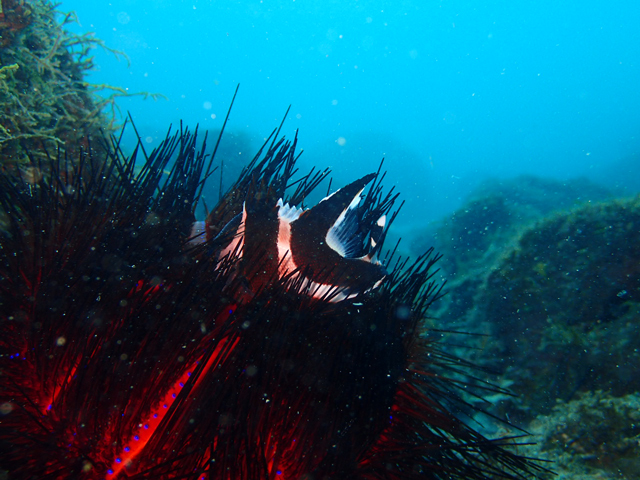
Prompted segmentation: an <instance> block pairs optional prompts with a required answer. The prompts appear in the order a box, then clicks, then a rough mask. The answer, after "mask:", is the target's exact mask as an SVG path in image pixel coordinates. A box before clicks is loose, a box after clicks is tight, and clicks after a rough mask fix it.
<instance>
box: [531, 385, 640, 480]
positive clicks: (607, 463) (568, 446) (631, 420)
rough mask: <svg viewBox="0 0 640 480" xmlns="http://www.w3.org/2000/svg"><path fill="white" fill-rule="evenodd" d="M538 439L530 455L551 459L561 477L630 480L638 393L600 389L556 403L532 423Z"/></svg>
mask: <svg viewBox="0 0 640 480" xmlns="http://www.w3.org/2000/svg"><path fill="white" fill-rule="evenodd" d="M531 432H532V433H533V434H534V435H535V438H536V439H537V440H538V444H537V445H535V446H532V447H531V449H530V455H532V456H536V457H540V458H546V459H548V460H550V461H551V462H553V467H552V468H553V469H554V470H555V471H556V473H557V474H558V476H557V477H555V476H554V477H551V476H550V478H559V479H565V480H583V479H584V480H596V479H600V480H604V479H634V478H638V477H639V476H640V395H638V394H633V395H625V396H623V397H613V396H611V395H608V394H605V393H603V392H602V391H596V392H590V393H585V394H583V395H580V397H579V398H577V399H575V400H572V401H570V402H567V403H564V402H558V404H557V405H555V406H554V407H553V410H552V412H551V413H550V414H549V415H541V416H539V417H538V418H536V420H535V421H534V422H533V423H532V424H531Z"/></svg>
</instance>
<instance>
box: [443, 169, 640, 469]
mask: <svg viewBox="0 0 640 480" xmlns="http://www.w3.org/2000/svg"><path fill="white" fill-rule="evenodd" d="M615 196H616V195H615V192H609V191H607V190H605V189H603V188H600V187H598V186H596V185H595V184H593V183H591V182H589V181H587V180H575V181H570V182H558V181H553V180H545V179H539V178H535V177H521V178H517V179H514V180H509V181H502V182H498V181H494V182H490V183H488V184H485V185H484V186H482V187H481V188H480V189H479V190H478V191H476V192H475V193H474V194H473V195H472V196H471V197H470V198H469V200H468V201H467V203H466V204H465V205H464V206H463V207H462V208H461V209H460V210H459V211H457V212H456V213H455V214H454V215H453V216H452V217H451V218H449V219H447V220H446V221H444V222H442V223H441V224H440V225H439V228H438V230H437V233H436V238H437V239H438V248H439V249H440V250H441V251H442V252H443V253H444V257H443V260H444V261H443V269H444V270H445V276H446V277H447V278H449V279H450V282H449V285H448V287H449V292H448V295H447V297H445V301H443V302H441V304H440V310H439V311H438V312H437V314H436V317H437V318H438V321H437V324H438V325H439V328H441V329H445V330H447V329H448V330H454V331H465V332H470V333H472V334H473V335H471V336H470V338H469V341H467V342H465V343H467V344H469V343H470V344H471V345H473V347H475V348H466V349H464V350H463V349H462V347H458V346H455V345H453V344H454V341H453V340H451V342H450V343H451V344H452V346H451V347H450V348H451V349H452V350H454V351H456V352H457V354H458V355H461V356H463V357H464V358H466V359H469V360H470V361H472V362H473V363H475V364H477V365H479V366H480V368H481V369H483V371H484V372H485V373H486V378H487V379H489V380H491V379H493V378H495V377H493V374H499V376H500V378H501V379H503V380H502V382H501V384H500V385H501V386H502V387H509V389H510V390H511V391H512V392H513V393H514V394H515V395H514V396H513V397H510V396H505V395H496V396H495V397H494V398H493V399H492V400H493V402H494V405H493V407H491V408H489V410H490V411H492V412H495V413H499V414H500V415H506V416H507V417H508V418H510V419H511V420H513V421H514V422H515V423H516V424H519V425H523V426H525V428H527V429H528V430H530V431H532V432H533V433H535V434H536V438H534V439H533V440H534V441H538V442H539V445H538V447H537V449H536V450H535V453H533V455H534V456H540V457H542V458H549V459H550V460H551V461H553V462H557V467H551V468H552V469H555V470H558V471H559V472H560V473H561V477H560V478H571V479H573V478H637V465H635V464H634V462H633V461H632V459H633V458H636V457H637V454H635V453H633V452H634V450H633V449H634V448H635V449H637V440H638V439H637V435H638V432H637V431H636V424H637V421H636V420H634V418H635V417H634V415H635V416H637V409H636V410H635V411H636V413H634V414H632V413H633V412H634V409H633V408H632V407H631V406H630V405H632V404H634V405H636V404H637V398H636V396H637V395H638V392H639V391H640V378H639V377H638V375H637V365H638V362H639V360H640V354H639V353H638V352H639V351H640V196H639V197H635V198H634V197H632V198H622V199H616V198H615ZM451 338H452V339H453V335H451ZM634 402H635V403H634ZM527 425H528V427H527ZM623 425H624V428H623V427H622V426H623ZM563 442H564V443H563Z"/></svg>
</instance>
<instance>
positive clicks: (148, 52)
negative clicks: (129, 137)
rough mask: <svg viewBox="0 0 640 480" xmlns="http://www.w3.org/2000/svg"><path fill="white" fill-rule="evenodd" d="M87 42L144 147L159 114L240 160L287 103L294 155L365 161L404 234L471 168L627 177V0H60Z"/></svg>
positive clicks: (633, 100)
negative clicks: (241, 145)
mask: <svg viewBox="0 0 640 480" xmlns="http://www.w3.org/2000/svg"><path fill="white" fill-rule="evenodd" d="M61 9H62V10H75V11H76V12H77V14H78V18H79V20H80V23H81V26H80V27H78V28H79V29H80V31H94V32H96V35H97V36H98V37H99V38H101V39H103V40H104V41H105V43H106V44H107V45H108V46H109V47H112V48H114V49H118V50H122V51H124V52H125V53H126V54H127V55H128V57H129V58H130V61H131V66H130V67H127V64H126V62H125V61H122V60H121V61H117V60H116V59H115V58H114V57H113V56H112V55H111V54H109V53H107V52H102V51H96V61H97V63H98V65H99V67H100V68H99V70H97V71H95V73H94V75H93V78H92V79H91V80H92V81H94V82H96V83H109V84H113V85H120V86H123V87H125V88H127V89H128V90H129V91H130V92H138V91H150V92H158V93H162V94H164V95H165V96H166V97H167V100H159V101H157V102H153V101H150V100H147V101H142V100H141V99H139V98H135V99H122V100H121V101H120V106H121V107H122V109H123V111H127V110H129V111H130V112H131V114H132V116H133V118H134V119H135V121H136V123H137V125H138V128H139V129H140V131H141V133H142V135H143V137H145V138H146V140H147V141H148V143H149V144H150V145H155V144H157V142H158V141H159V140H160V139H161V138H162V137H163V136H164V134H165V133H166V129H167V127H168V125H169V124H170V123H174V124H176V123H177V122H178V121H180V120H183V121H185V122H186V123H187V124H189V125H191V126H193V125H195V124H196V123H199V124H200V125H201V127H203V128H212V129H216V128H220V126H221V124H222V119H223V118H224V115H225V113H226V109H227V107H228V105H229V102H230V99H231V97H232V95H233V91H234V89H235V88H236V86H237V85H238V84H240V85H241V86H240V93H239V96H238V99H237V101H236V104H235V106H234V109H233V112H232V114H231V118H230V123H229V131H230V132H232V133H235V134H236V135H241V136H243V137H244V138H247V139H248V140H249V142H250V144H251V146H252V148H250V149H249V150H251V151H249V152H242V153H243V154H246V155H247V156H250V155H249V154H253V149H255V148H257V146H258V145H259V144H260V143H261V141H262V139H263V138H264V137H265V136H266V135H268V133H269V132H270V131H271V130H272V129H273V128H274V127H275V126H277V125H278V124H279V122H280V120H281V118H282V115H283V114H284V112H285V110H286V108H287V107H288V106H289V105H291V113H290V114H289V117H288V120H287V122H286V124H285V127H284V132H285V133H286V134H287V135H292V134H293V132H294V131H295V130H296V129H300V146H301V147H302V148H303V149H304V150H305V153H304V154H303V156H302V163H303V164H305V165H318V166H322V167H325V166H328V167H331V168H332V169H333V170H334V176H335V181H336V182H337V183H338V184H344V183H346V182H347V181H348V180H349V179H352V178H354V176H359V175H362V174H364V173H367V172H369V171H372V170H375V169H376V168H377V165H378V163H379V161H380V159H381V158H382V157H383V156H385V157H386V159H387V160H386V167H387V169H388V170H389V177H388V178H389V180H388V181H387V182H386V183H387V185H393V184H396V185H397V187H398V189H399V190H400V191H401V192H402V193H403V198H404V199H406V200H407V205H406V207H405V208H404V210H403V213H402V215H401V217H400V219H399V222H398V227H397V228H398V229H399V230H400V231H406V230H408V229H411V228H414V227H416V226H420V225H424V224H425V223H426V222H428V221H430V220H433V219H437V218H440V217H442V216H443V215H445V214H447V213H449V212H451V211H453V210H454V209H455V208H457V207H459V206H460V204H461V202H462V200H463V199H464V197H465V196H466V194H467V193H468V192H469V191H470V190H471V189H472V188H473V187H474V186H476V185H477V184H478V183H479V182H480V181H482V180H483V179H485V178H489V177H513V176H516V175H519V174H523V173H531V174H536V175H541V176H545V177H552V178H560V179H565V178H571V177H577V176H589V177H591V178H592V179H595V180H598V181H601V182H603V183H606V184H607V185H609V186H617V187H624V188H626V189H627V190H626V191H627V192H631V191H635V190H637V189H640V188H639V182H640V180H636V179H638V178H640V167H639V166H638V165H640V156H639V155H640V117H639V115H638V112H639V111H640V108H639V107H640V89H638V85H640V29H638V24H639V23H640V22H639V20H640V3H639V2H636V1H619V2H618V1H616V2H604V1H593V0H589V1H580V2H578V1H570V2H557V1H550V0H542V1H537V2H513V1H496V0H489V1H485V2H465V1H427V0H408V1H394V2H381V1H332V0H295V1H294V0H287V1H284V0H282V1H268V0H263V1H240V2H239V1H203V0H200V1H198V0H189V1H179V0H162V1H161V0H156V1H134V0H128V1H127V0H112V1H110V2H104V1H95V2H87V1H86V0H64V1H63V3H62V6H61Z"/></svg>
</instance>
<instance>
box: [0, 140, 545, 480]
mask: <svg viewBox="0 0 640 480" xmlns="http://www.w3.org/2000/svg"><path fill="white" fill-rule="evenodd" d="M267 145H268V146H267ZM294 148H295V141H294V142H293V143H288V142H285V141H283V140H281V141H278V142H276V141H273V142H272V143H271V144H265V147H264V149H263V150H261V152H260V154H259V155H258V156H256V159H255V160H254V161H253V162H252V163H251V165H250V166H249V168H248V169H247V170H245V172H244V173H243V175H242V176H241V178H240V179H239V180H238V181H237V182H236V184H235V185H234V187H233V188H232V189H231V190H230V192H228V193H227V194H226V195H225V196H224V197H223V198H222V200H221V201H220V202H219V204H218V205H217V206H216V207H215V208H214V210H213V211H212V212H211V213H210V214H209V216H208V218H207V229H206V232H205V234H206V237H207V240H206V241H204V242H201V243H198V244H194V243H193V242H191V241H190V240H191V239H190V238H189V237H190V235H191V233H190V232H191V226H192V224H193V222H194V220H195V216H194V212H195V207H196V204H197V202H198V198H199V194H200V192H201V189H202V185H203V183H202V182H203V181H204V180H203V178H205V179H206V177H208V172H209V168H208V167H207V168H205V167H206V156H205V155H204V154H203V151H199V152H198V151H197V150H196V143H195V137H194V136H192V135H190V134H189V133H188V132H186V131H183V130H180V131H179V132H178V133H177V134H175V135H173V136H168V138H167V139H166V140H165V141H164V142H163V143H162V145H161V146H160V147H159V148H158V149H156V150H154V152H152V153H151V154H150V155H149V156H146V155H145V159H144V160H145V163H144V166H143V168H142V170H141V171H140V173H139V174H135V173H134V166H135V164H136V157H137V155H138V154H139V153H144V151H143V150H142V148H141V147H138V149H136V150H135V152H134V154H133V155H132V156H131V157H129V158H123V156H122V155H121V151H120V147H119V144H118V142H117V141H116V142H114V143H113V145H112V147H111V148H110V149H108V151H107V154H106V155H105V156H99V155H97V154H96V153H95V152H92V153H91V154H90V155H89V154H86V155H84V156H82V158H80V159H79V161H78V162H77V163H76V164H75V165H73V166H72V165H70V164H67V163H66V162H65V161H64V159H63V157H62V156H61V155H59V157H58V158H57V159H52V160H51V161H50V162H49V164H47V165H41V164H35V163H34V165H33V167H34V168H39V169H43V170H45V169H46V170H48V171H49V173H48V174H47V175H45V176H43V180H42V181H40V182H39V183H35V184H33V183H29V182H28V181H26V179H25V178H22V177H21V176H20V174H19V173H17V174H15V175H10V174H6V173H5V174H3V176H2V177H0V206H1V208H2V210H3V211H4V218H5V219H6V220H5V225H6V227H5V228H4V230H3V232H2V234H1V235H2V236H1V237H0V240H1V244H0V247H1V248H0V405H2V410H1V412H0V415H1V416H0V469H3V470H5V471H7V472H8V476H9V478H11V479H31V478H44V479H46V478H51V479H75V478H86V479H105V478H106V479H109V480H111V479H120V478H135V479H152V478H153V479H174V478H175V479H177V478H181V479H182V478H190V479H212V480H213V479H215V480H227V479H228V480H263V479H264V480H266V479H280V480H285V479H286V480H292V479H299V478H315V479H324V478H331V479H345V480H346V479H357V478H361V479H370V478H371V479H373V478H376V479H389V480H396V479H413V478H416V479H417V478H431V479H445V478H447V479H449V478H453V479H480V478H487V479H488V478H494V477H498V478H500V477H501V478H525V477H526V476H528V475H529V473H530V472H531V471H533V470H535V466H533V465H532V464H530V463H529V462H528V461H527V460H525V459H522V458H521V457H518V456H517V455H514V454H513V453H511V452H510V451H509V450H508V449H505V448H503V447H501V446H500V444H499V443H496V442H491V441H489V440H486V439H485V438H483V437H482V436H481V435H480V434H478V433H476V432H474V431H473V430H472V429H471V428H469V427H468V426H467V425H465V424H464V423H463V422H462V421H461V420H459V419H458V415H457V414H453V413H451V411H450V409H451V408H453V407H455V405H462V403H461V402H460V403H456V402H459V401H458V400H456V399H457V394H456V385H457V383H456V381H453V380H448V379H447V378H448V377H447V374H448V373H451V372H453V373H455V374H457V373H458V368H459V365H460V364H459V362H458V361H457V360H455V359H452V358H450V357H448V356H447V355H445V354H444V353H440V352H439V351H438V350H437V348H436V346H435V345H433V344H431V343H428V342H427V341H426V340H425V339H423V338H421V337H420V321H421V320H422V319H423V318H424V316H425V315H426V312H427V309H428V307H429V305H430V303H431V302H432V301H433V300H434V298H436V297H437V296H438V292H439V287H438V286H437V285H436V284H435V283H434V282H433V281H432V275H433V273H432V272H433V268H432V267H433V264H434V262H435V261H436V258H435V257H433V255H431V252H428V253H427V254H425V256H423V257H422V258H420V259H419V260H418V261H417V262H416V263H415V264H413V265H412V266H409V267H406V265H404V264H400V263H396V266H395V267H394V268H390V269H389V268H388V267H387V268H388V272H387V273H386V276H385V277H384V279H383V280H382V281H381V282H380V281H376V282H375V285H378V284H379V286H377V287H376V286H374V285H373V283H372V284H366V283H363V279H362V278H353V279H352V281H350V278H351V277H357V275H358V273H357V272H358V269H353V268H352V266H350V267H349V269H344V270H340V268H338V267H336V265H320V263H319V260H318V258H321V257H317V258H316V260H315V261H314V262H315V263H314V264H313V265H298V267H299V269H298V270H296V271H293V272H288V271H287V272H285V273H284V274H281V273H282V272H279V269H278V268H277V267H278V263H277V262H276V263H275V266H274V263H273V257H269V252H272V251H273V246H272V244H271V243H270V242H271V241H272V240H273V241H275V239H274V238H272V236H270V235H266V234H264V231H254V232H253V233H251V235H253V236H252V238H251V239H250V240H251V241H249V242H245V243H244V245H243V246H242V247H240V245H239V244H236V245H237V246H236V247H234V248H228V246H229V244H230V243H232V244H233V239H234V235H237V234H238V232H237V230H234V229H232V228H225V227H226V226H228V225H235V224H234V223H233V222H234V218H237V216H238V215H239V214H240V213H241V212H243V211H246V212H247V215H251V214H253V213H255V212H274V211H277V210H276V209H277V208H279V207H278V199H279V198H283V200H284V202H285V203H286V202H288V203H289V204H290V205H301V203H302V201H303V200H304V198H305V197H306V196H307V195H308V194H309V193H310V191H311V190H312V189H313V188H315V187H316V186H317V185H318V183H319V182H320V181H321V180H322V179H323V178H324V177H325V176H326V172H320V173H317V174H315V175H313V174H310V175H308V176H306V177H303V178H302V179H301V180H299V181H298V182H293V181H292V180H291V178H292V175H293V173H294V166H295V160H296V158H297V157H296V156H295V153H294ZM203 150H204V147H203ZM262 152H264V154H262ZM170 164H171V166H170V167H169V165H170ZM167 168H169V173H168V174H167V173H164V172H165V171H166V170H167ZM367 178H368V177H367ZM291 191H293V193H289V192H291ZM394 200H395V197H394V196H392V195H391V194H383V193H382V188H381V187H380V177H379V176H376V180H374V184H373V186H371V187H370V188H369V193H368V194H367V195H366V196H365V198H364V199H363V200H362V202H361V204H360V205H359V206H358V207H357V208H355V207H354V206H355V203H354V202H351V203H349V202H350V200H345V202H346V204H347V205H351V207H349V208H352V211H351V215H355V216H356V217H357V218H356V220H357V223H358V225H359V233H358V235H361V237H360V236H359V237H358V238H359V239H360V240H361V243H362V245H361V248H360V249H359V250H360V251H359V252H354V253H353V256H354V258H365V257H367V256H368V254H370V253H371V249H372V248H377V249H379V248H380V244H381V243H382V242H381V240H382V239H383V237H384V235H381V236H380V237H379V236H378V235H377V234H376V235H375V237H376V238H375V241H374V242H370V240H371V239H373V237H374V234H373V233H372V232H373V229H374V228H375V226H376V222H377V219H379V218H380V217H381V216H383V215H385V214H386V213H388V212H389V210H390V209H391V208H392V206H393V202H394ZM247 208H248V209H253V210H247ZM316 212H317V211H316ZM272 216H273V215H272ZM352 220H353V219H352ZM330 223H331V222H329V224H330ZM300 225H303V224H300ZM243 234H246V235H249V234H250V232H244V233H243ZM308 238H315V237H313V236H310V237H308ZM373 244H376V247H370V245H373ZM304 247H305V248H314V245H304ZM240 248H242V250H240ZM323 248H324V247H323ZM240 253H242V255H240ZM390 262H391V259H390V258H388V259H387V262H386V263H387V264H389V263H390ZM312 270H313V271H312ZM381 271H382V270H381ZM380 274H381V275H382V273H380ZM312 277H313V278H314V279H315V281H317V282H318V283H319V284H326V283H327V282H329V281H332V282H337V281H339V283H334V284H340V285H342V287H340V288H347V287H350V288H351V289H350V290H349V292H350V295H349V296H345V299H344V300H342V301H333V302H332V301H329V300H330V299H332V298H333V297H332V295H334V293H335V292H332V291H331V290H329V291H328V293H325V294H324V295H323V296H322V297H321V298H320V299H317V298H314V296H313V292H312V291H311V290H310V289H311V288H312V287H311V286H310V284H309V282H306V281H305V280H304V278H312ZM374 280H376V279H373V280H371V282H373V281H374ZM345 286H346V287H345Z"/></svg>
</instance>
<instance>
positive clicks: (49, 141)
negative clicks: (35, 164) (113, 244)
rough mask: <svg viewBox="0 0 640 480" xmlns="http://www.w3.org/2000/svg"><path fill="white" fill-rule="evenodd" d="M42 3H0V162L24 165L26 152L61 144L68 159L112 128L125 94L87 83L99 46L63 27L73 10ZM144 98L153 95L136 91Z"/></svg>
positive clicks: (11, 0)
mask: <svg viewBox="0 0 640 480" xmlns="http://www.w3.org/2000/svg"><path fill="white" fill-rule="evenodd" d="M58 6H59V5H58V4H54V3H52V2H51V1H49V0H30V1H18V0H2V11H0V32H1V35H0V112H1V116H0V162H1V165H2V167H3V168H12V167H13V166H16V165H20V164H24V163H25V162H26V161H27V152H30V154H31V155H33V156H36V157H38V156H40V157H45V156H46V152H47V151H55V149H56V148H58V147H62V148H64V149H65V150H66V152H67V154H68V157H69V158H77V157H78V153H79V150H80V149H84V150H87V149H88V148H89V147H90V140H89V139H91V138H93V139H100V138H102V137H103V135H109V134H110V133H112V132H114V131H115V129H116V127H117V126H116V118H117V116H116V109H117V105H116V99H117V98H119V97H121V96H131V95H132V94H129V93H128V92H126V91H125V90H123V89H121V88H119V87H114V86H109V85H92V84H91V83H89V82H87V75H88V73H89V72H90V71H91V70H92V69H93V68H94V66H95V65H94V60H93V56H92V51H93V50H94V49H95V48H97V47H100V48H106V49H107V50H109V51H111V52H113V53H114V54H115V55H116V56H118V57H123V58H126V56H125V55H124V54H123V53H121V52H117V51H114V50H111V49H108V48H107V47H106V46H105V45H104V43H103V42H102V41H101V40H100V39H98V38H96V37H95V36H94V35H93V34H92V33H87V34H84V35H77V34H75V33H72V32H71V31H70V30H69V27H70V26H71V24H73V23H75V22H77V18H76V15H75V14H74V13H73V12H70V13H62V12H61V11H59V9H58ZM142 95H144V96H151V97H153V98H157V95H155V94H149V93H146V92H143V93H142Z"/></svg>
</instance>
